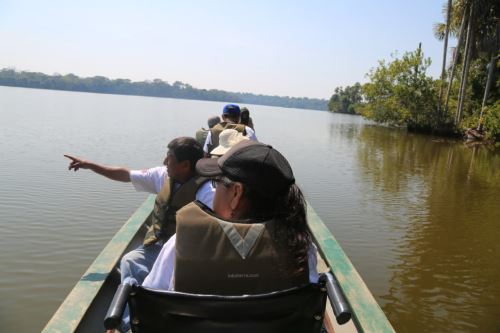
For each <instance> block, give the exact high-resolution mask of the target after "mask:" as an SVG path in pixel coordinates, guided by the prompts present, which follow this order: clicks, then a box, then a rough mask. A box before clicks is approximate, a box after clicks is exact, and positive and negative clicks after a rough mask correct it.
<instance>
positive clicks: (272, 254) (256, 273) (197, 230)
mask: <svg viewBox="0 0 500 333" xmlns="http://www.w3.org/2000/svg"><path fill="white" fill-rule="evenodd" d="M273 223H274V221H272V220H270V221H267V222H264V223H248V224H242V223H233V222H228V221H224V220H221V219H219V218H216V217H215V216H213V215H212V214H211V213H209V212H208V211H205V210H204V209H203V208H201V206H200V204H199V203H197V202H193V203H190V204H188V205H186V206H185V207H183V208H182V209H181V210H179V211H178V212H177V235H176V258H175V269H174V281H175V282H174V285H175V290H176V291H182V292H189V293H199V294H216V295H243V294H260V293H266V292H271V291H276V290H283V289H288V288H291V287H295V286H299V285H303V284H307V283H308V281H309V272H308V266H307V262H306V263H305V264H304V267H303V269H302V271H301V272H300V273H296V272H295V268H294V267H292V266H291V265H290V262H291V261H292V260H293V259H292V258H291V256H290V255H289V254H288V253H286V251H284V250H280V249H279V248H278V247H277V246H276V243H275V241H274V239H273V237H272V236H271V233H272V230H273Z"/></svg>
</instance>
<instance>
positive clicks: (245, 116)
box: [240, 107, 255, 132]
mask: <svg viewBox="0 0 500 333" xmlns="http://www.w3.org/2000/svg"><path fill="white" fill-rule="evenodd" d="M240 124H243V125H245V126H248V127H250V128H251V129H253V130H254V132H255V127H253V120H252V117H250V110H248V108H247V107H242V108H241V114H240Z"/></svg>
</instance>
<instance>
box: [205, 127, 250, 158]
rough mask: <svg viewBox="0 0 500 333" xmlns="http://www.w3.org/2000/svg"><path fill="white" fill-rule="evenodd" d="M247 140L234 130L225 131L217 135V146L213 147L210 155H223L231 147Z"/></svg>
mask: <svg viewBox="0 0 500 333" xmlns="http://www.w3.org/2000/svg"><path fill="white" fill-rule="evenodd" d="M244 140H248V138H247V137H246V136H243V134H242V133H240V132H238V131H237V130H235V129H225V130H223V131H222V132H220V135H219V145H218V146H217V147H215V148H214V149H213V150H212V151H211V152H210V154H212V155H220V156H222V155H224V154H225V153H226V152H227V151H228V150H229V149H230V148H231V147H232V146H234V145H235V144H237V143H238V142H241V141H244Z"/></svg>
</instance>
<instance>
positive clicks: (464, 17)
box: [443, 7, 467, 115]
mask: <svg viewBox="0 0 500 333" xmlns="http://www.w3.org/2000/svg"><path fill="white" fill-rule="evenodd" d="M466 21H467V7H465V8H464V13H463V15H462V23H460V32H459V33H458V41H457V48H456V49H455V56H454V57H453V64H452V66H451V73H450V82H448V89H447V90H446V102H445V103H444V110H443V111H444V114H443V115H446V114H447V112H448V103H449V101H450V93H451V85H452V83H453V79H454V77H455V69H456V68H457V63H458V56H459V55H460V48H461V47H462V43H463V40H464V29H465V22H466Z"/></svg>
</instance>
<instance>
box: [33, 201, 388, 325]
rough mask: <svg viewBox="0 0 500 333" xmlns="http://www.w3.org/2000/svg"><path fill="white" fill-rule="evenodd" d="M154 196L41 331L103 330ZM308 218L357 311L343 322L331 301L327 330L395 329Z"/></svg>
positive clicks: (324, 260)
mask: <svg viewBox="0 0 500 333" xmlns="http://www.w3.org/2000/svg"><path fill="white" fill-rule="evenodd" d="M154 199H155V196H154V195H150V196H149V197H148V198H147V199H146V200H145V201H144V203H143V204H142V205H141V206H140V207H139V208H138V209H137V211H136V212H135V213H134V214H133V215H132V216H131V217H130V218H129V219H128V221H127V222H126V223H125V224H124V225H123V227H122V228H121V229H120V230H119V231H118V232H117V233H116V235H115V236H114V237H113V238H112V239H111V241H110V242H109V243H108V245H106V247H105V248H104V249H103V250H102V252H101V253H100V254H99V255H98V256H97V258H96V259H95V260H94V262H93V263H92V265H91V266H90V267H89V268H88V269H87V271H86V272H85V274H83V276H82V277H81V278H80V280H79V281H78V282H77V283H76V285H75V287H74V288H73V290H72V291H71V292H70V293H69V295H68V296H67V297H66V299H65V300H64V302H63V303H62V304H61V306H60V307H59V309H58V310H57V311H56V312H55V314H54V315H53V317H52V318H51V319H50V321H49V322H48V323H47V325H46V326H45V328H44V329H43V331H42V332H43V333H49V332H50V333H55V332H61V333H62V332H64V333H67V332H104V326H103V319H104V317H105V314H106V311H107V309H108V306H109V304H110V303H111V300H112V298H113V295H114V292H115V290H116V288H117V286H118V284H119V283H120V275H119V272H118V270H117V265H119V262H120V259H121V257H122V256H123V254H125V253H127V252H128V251H130V250H132V249H134V248H135V247H137V246H139V245H140V244H141V242H142V239H143V237H144V234H145V232H146V226H147V225H148V223H149V220H150V216H151V212H152V209H153V205H154ZM308 221H309V227H310V229H311V231H312V234H313V237H314V241H315V243H316V245H317V247H318V250H319V255H320V256H321V258H318V259H319V260H318V262H319V263H318V269H319V270H320V271H325V270H328V269H330V270H331V271H332V272H333V274H334V275H335V277H336V278H337V281H338V282H339V285H340V287H341V289H342V292H343V293H344V295H345V297H346V299H347V302H348V303H349V306H350V307H351V309H352V313H353V317H352V320H350V321H349V322H348V323H347V324H344V325H342V326H339V325H337V323H336V321H335V320H334V317H333V313H332V311H331V308H330V307H329V305H327V308H328V309H327V313H326V316H325V318H326V319H325V325H326V328H327V329H328V331H329V332H336V333H342V332H394V329H393V328H392V326H391V324H390V323H389V321H388V319H387V317H386V316H385V314H384V312H383V311H382V309H381V308H380V306H379V305H378V303H377V302H376V301H375V299H374V297H373V295H372V294H371V292H370V290H369V289H368V287H367V286H366V285H365V283H364V282H363V280H362V278H361V277H360V275H359V274H358V272H357V271H356V269H355V268H354V266H353V265H352V263H351V261H350V260H349V258H348V257H347V255H346V254H345V253H344V251H343V250H342V248H341V247H340V245H339V244H338V243H337V241H336V240H335V238H334V237H333V235H332V234H331V232H330V231H329V230H328V229H327V227H326V226H325V225H324V223H323V222H322V221H321V219H320V218H319V216H318V215H317V214H316V212H315V211H314V209H313V208H312V207H311V206H310V205H308Z"/></svg>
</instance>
